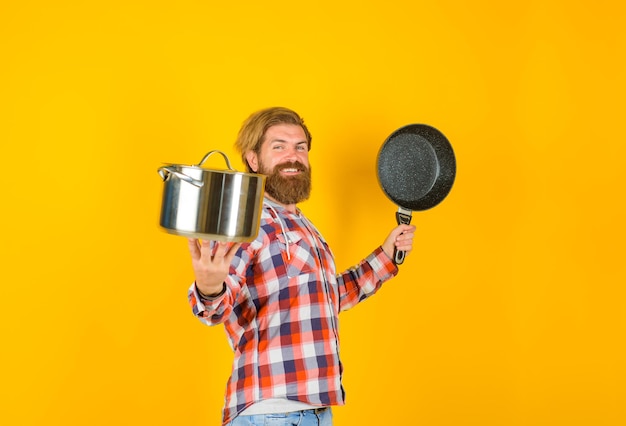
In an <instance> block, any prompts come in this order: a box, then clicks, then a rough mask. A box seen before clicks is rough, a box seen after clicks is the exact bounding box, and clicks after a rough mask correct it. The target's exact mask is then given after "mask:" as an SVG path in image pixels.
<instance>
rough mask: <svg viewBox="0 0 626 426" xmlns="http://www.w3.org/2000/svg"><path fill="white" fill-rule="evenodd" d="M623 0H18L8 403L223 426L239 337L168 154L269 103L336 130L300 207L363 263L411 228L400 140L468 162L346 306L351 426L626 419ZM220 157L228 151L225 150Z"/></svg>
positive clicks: (9, 421)
mask: <svg viewBox="0 0 626 426" xmlns="http://www.w3.org/2000/svg"><path fill="white" fill-rule="evenodd" d="M625 17H626V16H625V9H624V6H623V5H622V3H621V2H615V1H611V2H609V1H604V0H599V1H595V2H571V1H564V0H557V1H549V0H548V1H545V0H541V1H539V0H536V1H525V2H513V3H511V2H497V1H486V0H478V1H473V2H470V1H459V0H443V1H436V2H431V1H423V0H417V1H409V0H405V1H394V0H391V1H385V2H378V1H377V2H374V1H367V0H365V1H363V0H360V1H356V0H350V1H345V2H342V1H328V0H322V1H315V2H313V1H311V2H287V1H283V0H279V1H275V2H259V1H233V2H207V1H190V0H182V1H177V2H159V1H143V0H140V1H119V0H111V1H107V2H104V1H64V0H60V1H48V2H45V1H40V0H39V1H38V0H25V1H5V2H4V3H3V4H2V6H0V61H1V64H0V65H1V66H0V100H1V101H0V102H1V106H0V108H1V109H0V140H1V142H2V144H1V146H2V148H1V152H2V165H1V166H0V176H2V185H1V200H2V207H1V210H0V224H1V226H2V244H1V246H0V250H1V255H0V262H2V267H1V271H0V282H1V284H0V316H1V318H0V331H1V335H0V341H1V345H2V346H1V348H2V349H1V353H0V357H1V359H0V424H2V425H7V426H17V425H19V426H22V425H93V426H96V425H110V424H116V425H152V426H156V425H198V424H201V425H202V424H204V425H217V424H219V420H220V410H221V406H222V396H223V389H224V385H225V381H226V379H227V376H228V374H229V365H230V359H231V355H230V353H229V349H228V345H227V342H226V337H225V334H224V332H223V329H222V328H220V327H217V328H207V327H204V326H203V325H201V324H200V323H199V322H198V321H197V320H195V319H194V318H193V316H192V315H191V312H190V310H189V308H188V305H187V301H186V291H187V287H188V285H189V284H190V282H191V281H192V279H193V277H192V271H191V266H190V262H189V256H188V252H187V248H186V241H185V240H184V239H183V238H180V237H175V236H172V235H169V234H166V233H165V232H163V231H162V230H160V228H159V227H158V224H157V222H158V214H159V211H160V204H161V198H160V197H161V191H162V182H161V180H160V178H159V176H158V175H157V173H156V169H157V167H159V166H160V165H161V163H162V162H172V163H185V164H193V163H197V162H198V161H199V160H200V159H201V158H202V156H203V155H204V154H205V153H206V152H207V151H209V150H210V149H216V148H219V149H223V150H225V151H226V152H227V153H228V154H229V156H230V157H231V160H232V161H233V164H234V165H235V167H236V168H238V169H242V165H241V162H240V160H239V159H238V157H237V156H236V155H235V153H234V151H233V149H232V143H233V141H234V138H235V134H236V132H237V130H238V128H239V125H240V124H241V122H242V121H243V120H244V119H245V118H246V117H247V115H248V114H249V113H251V112H252V111H254V110H256V109H259V108H263V107H267V106H272V105H283V106H287V107H291V108H293V109H295V110H296V111H298V112H300V113H301V114H302V115H303V116H304V118H305V120H306V121H307V123H308V124H309V126H310V128H311V131H312V132H313V149H312V152H311V161H312V164H313V167H314V181H313V185H314V188H313V196H312V198H311V199H310V201H307V202H306V203H303V204H302V206H301V207H302V209H303V210H304V211H305V212H306V213H307V214H308V215H309V216H310V217H311V218H312V219H313V220H314V222H315V223H316V224H317V225H318V227H319V228H320V229H321V230H322V232H323V233H324V234H325V236H326V237H327V239H328V240H329V242H330V243H331V246H332V247H333V249H334V251H335V254H336V258H337V264H338V267H339V268H341V269H344V268H347V267H349V266H350V265H352V264H354V263H356V262H357V261H359V260H360V259H361V258H362V257H363V256H365V255H366V254H367V253H368V252H369V251H370V250H371V249H373V248H374V247H375V246H376V245H378V244H379V243H381V242H382V240H383V239H384V237H385V236H386V234H387V232H388V231H389V230H390V229H391V228H392V227H393V226H395V219H394V213H395V210H396V208H395V206H394V205H393V203H391V202H390V201H389V200H388V199H387V198H386V197H385V196H384V195H383V193H382V191H381V190H380V188H379V187H378V183H377V180H376V171H375V159H376V154H377V152H378V149H379V147H380V146H381V144H382V142H383V141H384V140H385V138H386V137H387V136H388V135H389V134H390V133H391V132H392V131H393V130H395V129H396V128H398V127H400V126H403V125H405V124H409V123H426V124H430V125H433V126H435V127H437V128H439V129H440V130H441V131H442V132H443V133H444V134H446V136H447V137H448V138H449V140H450V141H451V142H452V144H453V146H454V149H455V152H456V155H457V160H458V174H457V181H456V183H455V186H454V188H453V190H452V192H451V194H450V196H449V197H448V198H447V199H446V200H445V201H444V202H443V203H442V204H441V205H439V206H437V207H436V208H434V209H432V210H428V211H425V212H416V213H415V214H414V216H413V222H414V223H415V224H416V225H417V226H418V232H417V236H416V244H415V250H414V252H413V253H412V254H411V255H410V256H409V257H408V258H407V261H406V263H405V264H404V265H402V267H401V272H400V275H399V276H398V277H397V278H396V279H395V280H394V281H391V282H389V283H388V284H387V285H386V287H384V288H383V290H382V291H381V292H380V293H379V294H377V295H376V296H375V297H374V298H373V299H370V300H368V301H367V302H365V303H363V304H362V305H360V306H358V307H357V308H356V309H354V310H352V311H348V312H346V313H344V314H342V325H341V327H342V330H341V332H342V357H343V361H344V364H345V367H346V368H345V380H344V381H345V386H346V389H347V398H348V402H347V406H345V407H341V408H338V409H336V410H335V420H336V425H337V426H351V425H391V424H394V425H429V426H439V425H441V426H443V425H446V426H447V425H454V426H460V425H463V426H469V425H480V426H522V425H524V426H539V425H551V426H552V425H568V426H570V425H594V426H598V425H611V426H614V425H615V426H616V425H623V424H626V388H625V387H626V367H625V365H626V364H625V362H626V349H625V348H626V345H625V343H624V340H625V337H626V336H625V332H626V291H625V290H624V284H625V283H626V279H625V278H626V269H625V266H624V264H625V262H624V238H625V237H626V229H625V226H624V219H625V208H624V202H623V198H624V194H625V192H624V188H623V184H624V183H625V181H626V179H625V177H626V176H625V172H624V170H625V169H626V166H625V165H624V155H625V153H626V148H625V146H624V144H625V138H624V124H623V123H624V97H625V95H626V90H625V83H624V77H625V75H626V68H625V59H624V53H625V51H626V46H625V41H626V36H625V33H624V24H625V19H624V18H625ZM221 163H222V162H220V161H219V158H218V159H217V161H215V164H209V166H214V167H216V168H219V167H222V164H221Z"/></svg>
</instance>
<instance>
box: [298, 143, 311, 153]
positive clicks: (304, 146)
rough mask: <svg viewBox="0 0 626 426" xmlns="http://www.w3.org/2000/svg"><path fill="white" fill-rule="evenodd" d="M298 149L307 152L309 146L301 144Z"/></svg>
mask: <svg viewBox="0 0 626 426" xmlns="http://www.w3.org/2000/svg"><path fill="white" fill-rule="evenodd" d="M296 149H297V150H298V151H300V152H307V151H308V150H309V147H308V146H307V145H306V144H300V145H298V147H297V148H296Z"/></svg>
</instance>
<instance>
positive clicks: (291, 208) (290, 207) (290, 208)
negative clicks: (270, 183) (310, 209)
mask: <svg viewBox="0 0 626 426" xmlns="http://www.w3.org/2000/svg"><path fill="white" fill-rule="evenodd" d="M265 197H266V198H268V199H269V200H271V201H272V202H274V203H276V204H278V205H280V206H282V207H284V208H285V210H287V211H288V212H290V213H296V212H297V211H298V209H297V206H296V204H283V203H281V202H280V201H278V200H277V199H276V198H274V197H272V196H271V195H269V194H268V193H267V192H266V193H265Z"/></svg>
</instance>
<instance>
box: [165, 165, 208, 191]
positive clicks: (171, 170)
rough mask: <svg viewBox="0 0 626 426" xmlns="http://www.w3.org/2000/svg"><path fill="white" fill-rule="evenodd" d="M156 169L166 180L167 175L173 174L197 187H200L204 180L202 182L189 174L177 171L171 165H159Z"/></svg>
mask: <svg viewBox="0 0 626 426" xmlns="http://www.w3.org/2000/svg"><path fill="white" fill-rule="evenodd" d="M157 171H158V172H159V174H160V175H161V177H162V178H163V180H166V179H167V177H168V175H170V174H173V175H174V176H176V177H177V178H178V179H180V180H184V181H185V182H187V183H190V184H191V185H193V186H196V187H198V188H202V186H203V185H204V182H202V181H201V180H197V179H194V178H192V177H191V176H187V175H186V174H184V173H181V172H178V171H176V170H175V169H174V168H173V167H172V166H163V167H159V169H158V170H157Z"/></svg>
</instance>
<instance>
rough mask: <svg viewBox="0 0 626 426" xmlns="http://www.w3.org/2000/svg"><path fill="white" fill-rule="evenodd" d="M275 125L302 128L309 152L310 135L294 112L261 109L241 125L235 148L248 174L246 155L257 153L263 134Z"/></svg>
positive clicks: (282, 109) (285, 109)
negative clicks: (292, 125) (291, 125)
mask: <svg viewBox="0 0 626 426" xmlns="http://www.w3.org/2000/svg"><path fill="white" fill-rule="evenodd" d="M277 124H295V125H297V126H300V127H302V130H304V134H305V136H306V141H307V144H308V148H309V150H310V149H311V133H310V132H309V129H307V127H306V125H305V124H304V120H303V119H302V117H300V116H299V115H298V114H297V113H296V112H295V111H292V110H290V109H288V108H283V107H272V108H266V109H262V110H260V111H257V112H255V113H253V114H252V115H250V117H248V118H247V119H246V121H244V122H243V124H242V125H241V129H240V130H239V134H238V135H237V140H236V141H235V148H237V150H238V151H239V153H240V154H241V159H242V160H243V163H244V164H245V165H246V168H247V169H248V171H249V172H252V169H251V168H250V165H249V164H248V161H247V160H246V154H247V153H248V152H249V151H254V152H256V153H259V152H260V150H261V145H262V144H263V140H264V138H265V132H266V131H267V129H269V128H270V127H272V126H275V125H277Z"/></svg>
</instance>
